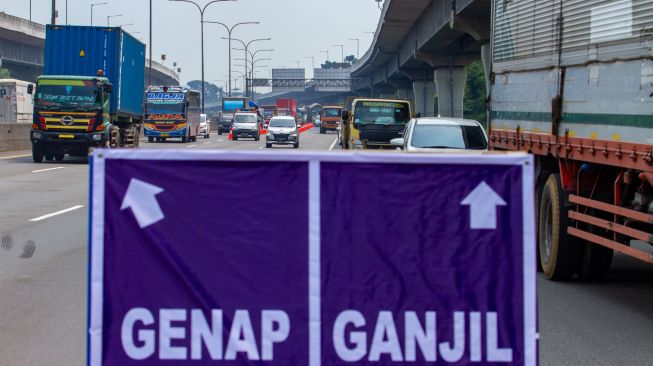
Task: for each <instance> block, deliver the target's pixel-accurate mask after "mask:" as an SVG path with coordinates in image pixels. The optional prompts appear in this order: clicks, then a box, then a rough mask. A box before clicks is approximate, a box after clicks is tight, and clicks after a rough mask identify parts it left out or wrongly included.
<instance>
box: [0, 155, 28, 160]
mask: <svg viewBox="0 0 653 366" xmlns="http://www.w3.org/2000/svg"><path fill="white" fill-rule="evenodd" d="M28 156H32V154H28V155H14V156H3V157H1V158H0V160H5V159H15V158H26V157H28Z"/></svg>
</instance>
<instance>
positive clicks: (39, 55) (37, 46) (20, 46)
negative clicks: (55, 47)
mask: <svg viewBox="0 0 653 366" xmlns="http://www.w3.org/2000/svg"><path fill="white" fill-rule="evenodd" d="M44 48H45V26H44V25H43V24H39V23H35V22H30V21H29V20H27V19H23V18H19V17H15V16H12V15H9V14H7V13H4V12H0V60H1V62H2V65H1V67H3V68H6V69H8V70H9V72H10V73H11V75H12V77H13V78H16V79H21V80H26V81H32V80H34V79H35V78H36V77H37V76H38V75H40V74H41V73H42V72H43V58H44V57H43V54H44V52H43V51H44ZM145 65H146V66H147V65H149V60H148V61H146V63H145ZM145 72H146V78H145V82H146V83H147V82H148V78H147V69H146V70H145ZM152 83H153V84H155V85H179V75H177V74H176V73H175V72H174V71H173V70H171V69H169V68H167V67H165V66H164V65H162V64H160V63H158V62H156V61H154V62H152Z"/></svg>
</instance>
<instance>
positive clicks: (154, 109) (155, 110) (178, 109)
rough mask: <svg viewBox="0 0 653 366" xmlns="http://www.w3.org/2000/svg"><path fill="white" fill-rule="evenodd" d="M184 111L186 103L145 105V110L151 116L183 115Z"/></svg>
mask: <svg viewBox="0 0 653 366" xmlns="http://www.w3.org/2000/svg"><path fill="white" fill-rule="evenodd" d="M184 109H185V108H184V103H150V102H148V103H145V110H146V111H147V113H149V114H177V113H182V114H183V113H184Z"/></svg>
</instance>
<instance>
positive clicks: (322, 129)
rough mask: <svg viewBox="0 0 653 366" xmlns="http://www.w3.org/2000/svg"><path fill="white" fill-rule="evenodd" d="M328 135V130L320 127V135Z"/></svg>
mask: <svg viewBox="0 0 653 366" xmlns="http://www.w3.org/2000/svg"><path fill="white" fill-rule="evenodd" d="M325 133H326V130H325V129H324V127H322V126H320V135H324V134H325Z"/></svg>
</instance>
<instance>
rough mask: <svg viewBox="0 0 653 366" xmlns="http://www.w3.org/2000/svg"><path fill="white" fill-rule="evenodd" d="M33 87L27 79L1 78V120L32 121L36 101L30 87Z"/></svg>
mask: <svg viewBox="0 0 653 366" xmlns="http://www.w3.org/2000/svg"><path fill="white" fill-rule="evenodd" d="M30 85H31V86H30ZM33 87H34V84H32V83H28V82H27V81H22V80H15V79H0V122H18V123H32V113H33V112H34V103H33V102H32V97H31V96H30V95H28V88H33Z"/></svg>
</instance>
